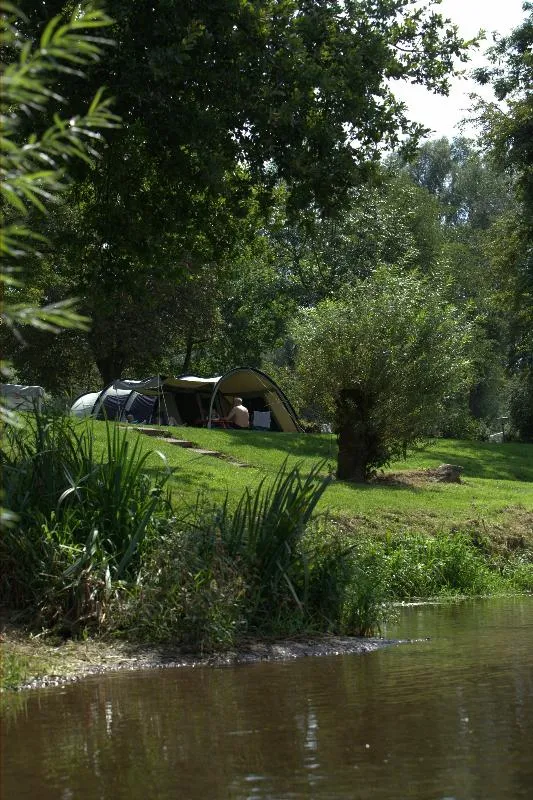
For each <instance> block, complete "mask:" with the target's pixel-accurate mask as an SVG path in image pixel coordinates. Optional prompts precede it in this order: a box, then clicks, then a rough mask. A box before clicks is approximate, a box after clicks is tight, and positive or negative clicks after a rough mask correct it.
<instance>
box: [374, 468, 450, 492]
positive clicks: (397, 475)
mask: <svg viewBox="0 0 533 800" xmlns="http://www.w3.org/2000/svg"><path fill="white" fill-rule="evenodd" d="M461 472H462V467H458V466H455V465H453V464H442V465H441V466H440V467H435V469H419V470H404V471H402V472H384V473H381V474H379V475H376V476H375V477H374V478H372V480H371V481H370V483H373V484H378V485H380V486H397V487H398V486H404V487H407V486H410V487H416V488H420V487H423V486H426V485H427V484H428V483H461V478H460V473H461Z"/></svg>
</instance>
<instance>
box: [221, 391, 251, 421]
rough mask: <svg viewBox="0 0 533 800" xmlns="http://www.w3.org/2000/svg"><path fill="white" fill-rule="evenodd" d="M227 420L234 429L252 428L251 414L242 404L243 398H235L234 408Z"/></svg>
mask: <svg viewBox="0 0 533 800" xmlns="http://www.w3.org/2000/svg"><path fill="white" fill-rule="evenodd" d="M226 419H227V421H228V422H229V423H230V425H231V426H232V427H235V428H249V427H250V413H249V411H248V409H247V408H246V406H244V405H243V404H242V397H235V398H234V400H233V408H232V409H231V411H230V412H229V414H228V416H227V418H226Z"/></svg>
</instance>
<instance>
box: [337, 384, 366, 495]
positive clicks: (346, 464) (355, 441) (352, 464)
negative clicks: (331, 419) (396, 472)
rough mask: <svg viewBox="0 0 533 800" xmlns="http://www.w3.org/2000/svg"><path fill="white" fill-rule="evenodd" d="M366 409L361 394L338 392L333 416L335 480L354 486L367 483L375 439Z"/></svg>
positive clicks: (351, 390) (364, 398)
mask: <svg viewBox="0 0 533 800" xmlns="http://www.w3.org/2000/svg"><path fill="white" fill-rule="evenodd" d="M370 407H371V402H369V398H367V397H365V395H364V394H363V393H362V392H360V391H357V390H354V389H350V390H348V389H344V390H342V392H341V394H340V397H339V399H338V401H337V413H336V417H337V419H336V432H337V441H338V445H339V454H338V457H337V478H339V480H342V481H352V482H355V483H364V482H365V481H366V480H368V477H369V466H370V464H371V459H372V456H373V455H374V452H373V451H374V448H373V445H374V444H375V438H376V437H375V435H374V431H373V429H372V426H371V424H370V421H369V410H370Z"/></svg>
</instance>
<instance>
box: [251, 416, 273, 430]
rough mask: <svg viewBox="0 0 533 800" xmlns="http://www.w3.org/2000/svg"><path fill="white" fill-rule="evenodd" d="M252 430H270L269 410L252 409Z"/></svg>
mask: <svg viewBox="0 0 533 800" xmlns="http://www.w3.org/2000/svg"><path fill="white" fill-rule="evenodd" d="M252 427H253V429H254V431H269V430H270V411H254V419H253V425H252Z"/></svg>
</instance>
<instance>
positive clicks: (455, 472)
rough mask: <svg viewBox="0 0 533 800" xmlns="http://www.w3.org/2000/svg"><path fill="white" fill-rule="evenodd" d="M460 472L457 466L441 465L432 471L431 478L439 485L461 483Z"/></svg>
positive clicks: (460, 469) (460, 468)
mask: <svg viewBox="0 0 533 800" xmlns="http://www.w3.org/2000/svg"><path fill="white" fill-rule="evenodd" d="M462 471H463V467H460V466H459V465H458V464H441V465H440V466H439V467H437V469H435V470H434V471H433V472H434V474H433V477H434V479H435V480H436V481H439V483H461V472H462Z"/></svg>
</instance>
